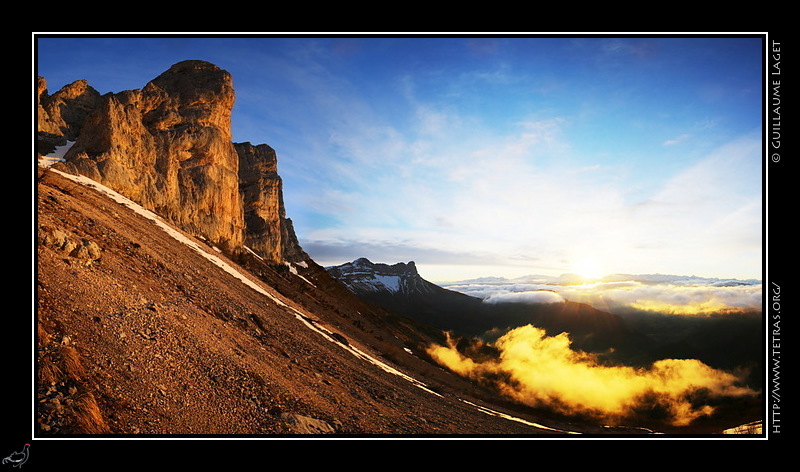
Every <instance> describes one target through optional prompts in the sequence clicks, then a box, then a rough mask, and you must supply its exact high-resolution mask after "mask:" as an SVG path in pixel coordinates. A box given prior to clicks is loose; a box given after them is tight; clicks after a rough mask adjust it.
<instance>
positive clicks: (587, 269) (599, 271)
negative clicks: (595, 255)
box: [573, 258, 603, 281]
mask: <svg viewBox="0 0 800 472" xmlns="http://www.w3.org/2000/svg"><path fill="white" fill-rule="evenodd" d="M573 272H574V273H575V274H577V275H579V276H580V277H581V278H582V279H584V280H587V281H588V280H594V279H598V278H600V277H602V276H603V268H602V266H601V265H600V263H599V262H598V261H597V259H592V258H586V259H581V260H580V261H578V262H577V263H576V264H575V266H574V268H573Z"/></svg>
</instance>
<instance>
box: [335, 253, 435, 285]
mask: <svg viewBox="0 0 800 472" xmlns="http://www.w3.org/2000/svg"><path fill="white" fill-rule="evenodd" d="M326 269H327V271H328V273H330V274H331V275H332V276H333V278H335V279H337V280H339V281H340V282H342V283H343V284H344V285H346V286H347V287H348V288H349V289H350V290H351V291H353V292H355V293H364V292H391V293H401V294H410V293H414V292H423V293H427V292H429V291H430V287H429V285H430V282H427V281H426V280H424V279H423V278H422V277H420V275H419V272H418V271H417V265H416V264H415V263H414V261H409V262H407V263H405V262H398V263H396V264H391V265H389V264H384V263H380V262H379V263H375V262H372V261H370V260H369V259H367V258H366V257H360V258H358V259H356V260H354V261H353V262H347V263H344V264H342V265H338V266H332V267H326Z"/></svg>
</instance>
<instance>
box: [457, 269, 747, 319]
mask: <svg viewBox="0 0 800 472" xmlns="http://www.w3.org/2000/svg"><path fill="white" fill-rule="evenodd" d="M443 286H444V287H445V288H447V289H450V290H454V291H457V292H461V293H465V294H467V295H471V296H473V297H476V298H480V299H482V300H483V301H484V302H485V303H499V302H520V303H561V302H564V301H565V300H568V301H573V302H580V303H588V304H590V305H592V306H594V307H595V308H598V309H601V310H605V311H610V312H612V313H626V312H634V311H648V312H660V313H673V314H698V313H733V312H757V311H761V309H762V300H763V290H762V283H761V281H760V280H754V279H748V280H740V279H717V278H704V277H695V276H676V275H661V274H644V275H630V274H615V275H609V276H606V277H603V278H600V279H596V280H592V281H589V282H587V281H584V280H582V279H580V278H579V277H577V276H573V275H562V276H559V277H550V276H525V277H520V278H515V279H506V278H497V277H491V278H481V279H472V280H465V281H460V282H452V283H447V284H443Z"/></svg>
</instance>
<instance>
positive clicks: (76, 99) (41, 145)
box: [36, 77, 101, 154]
mask: <svg viewBox="0 0 800 472" xmlns="http://www.w3.org/2000/svg"><path fill="white" fill-rule="evenodd" d="M36 86H37V89H38V94H37V108H38V113H37V120H38V125H39V126H38V136H37V137H38V140H37V151H38V152H39V153H40V154H49V153H51V152H53V150H55V148H56V146H63V145H65V144H67V141H74V140H75V139H76V138H77V137H78V132H79V131H80V127H81V124H82V123H83V120H84V119H85V118H86V116H87V115H88V114H89V113H90V112H91V111H92V110H94V109H95V108H97V106H98V105H99V104H100V100H101V97H100V93H99V92H98V91H97V90H95V89H93V88H92V87H90V86H89V84H88V83H87V82H86V81H85V80H76V81H75V82H73V83H71V84H69V85H66V86H65V87H63V88H62V89H61V90H59V91H58V92H56V93H55V94H53V95H52V96H51V95H49V94H48V93H47V81H46V80H45V79H44V78H43V77H38V78H37V84H36Z"/></svg>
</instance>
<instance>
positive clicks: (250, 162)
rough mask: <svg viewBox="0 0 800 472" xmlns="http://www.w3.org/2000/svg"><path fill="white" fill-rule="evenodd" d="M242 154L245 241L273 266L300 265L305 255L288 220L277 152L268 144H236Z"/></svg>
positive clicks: (240, 165)
mask: <svg viewBox="0 0 800 472" xmlns="http://www.w3.org/2000/svg"><path fill="white" fill-rule="evenodd" d="M234 146H235V148H236V151H237V152H238V153H239V191H240V193H241V194H242V198H243V204H244V221H245V227H246V230H245V240H244V243H245V245H246V246H247V247H249V248H250V249H252V250H253V251H255V252H257V253H258V254H261V255H262V256H264V257H267V258H269V259H271V261H272V262H283V261H300V260H303V259H305V253H304V252H303V250H302V249H301V248H300V245H299V243H298V242H297V238H296V237H295V234H294V229H293V227H292V222H291V220H289V219H288V218H286V209H285V207H284V205H283V182H282V180H281V178H280V176H279V175H278V159H277V156H276V154H275V150H274V149H272V148H271V147H270V146H268V145H266V144H260V145H257V146H255V145H253V144H250V143H249V142H247V143H236V144H234Z"/></svg>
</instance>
